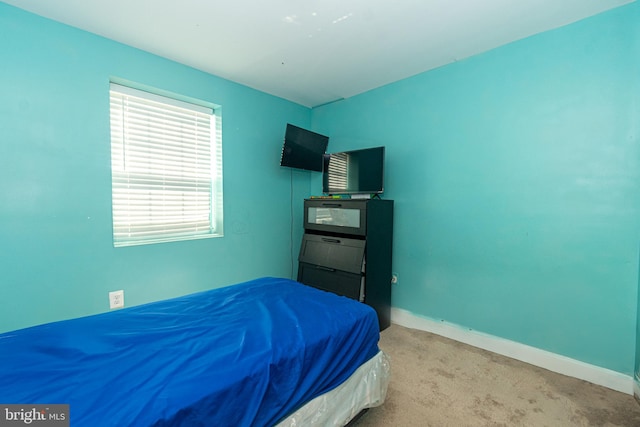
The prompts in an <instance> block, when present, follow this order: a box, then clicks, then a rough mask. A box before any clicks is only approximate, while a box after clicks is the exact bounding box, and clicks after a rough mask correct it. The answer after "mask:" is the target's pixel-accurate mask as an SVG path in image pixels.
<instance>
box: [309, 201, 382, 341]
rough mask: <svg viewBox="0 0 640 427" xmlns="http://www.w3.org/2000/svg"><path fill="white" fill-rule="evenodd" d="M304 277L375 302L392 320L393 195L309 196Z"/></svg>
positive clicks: (317, 284)
mask: <svg viewBox="0 0 640 427" xmlns="http://www.w3.org/2000/svg"><path fill="white" fill-rule="evenodd" d="M304 229H305V230H304V231H305V233H304V236H303V238H302V245H301V247H300V256H299V257H298V261H299V264H298V281H299V282H301V283H304V284H307V285H310V286H314V287H316V288H319V289H323V290H326V291H330V292H334V293H336V294H339V295H344V296H346V297H349V298H353V299H356V300H359V301H360V302H363V303H365V304H367V305H370V306H371V307H373V308H374V309H375V310H376V312H377V313H378V321H379V324H380V330H383V329H385V328H387V327H388V326H389V324H390V322H391V321H390V309H391V275H392V272H391V260H392V246H393V200H382V199H308V200H305V201H304Z"/></svg>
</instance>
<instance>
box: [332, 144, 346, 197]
mask: <svg viewBox="0 0 640 427" xmlns="http://www.w3.org/2000/svg"><path fill="white" fill-rule="evenodd" d="M329 188H330V189H331V190H332V191H336V192H337V191H340V190H347V189H348V188H349V154H347V153H334V154H332V155H331V158H330V160H329Z"/></svg>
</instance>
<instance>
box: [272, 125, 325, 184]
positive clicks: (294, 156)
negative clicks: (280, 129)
mask: <svg viewBox="0 0 640 427" xmlns="http://www.w3.org/2000/svg"><path fill="white" fill-rule="evenodd" d="M328 143H329V137H328V136H324V135H320V134H319V133H316V132H312V131H310V130H306V129H303V128H300V127H298V126H294V125H292V124H289V123H287V129H286V131H285V134H284V145H283V146H282V156H281V157H280V166H287V167H290V168H296V169H304V170H310V171H316V172H322V160H323V156H324V154H325V152H326V151H327V144H328Z"/></svg>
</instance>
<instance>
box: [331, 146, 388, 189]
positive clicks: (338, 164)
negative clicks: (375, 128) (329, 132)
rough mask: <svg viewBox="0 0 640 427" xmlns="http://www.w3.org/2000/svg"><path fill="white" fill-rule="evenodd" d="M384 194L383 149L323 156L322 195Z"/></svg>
mask: <svg viewBox="0 0 640 427" xmlns="http://www.w3.org/2000/svg"><path fill="white" fill-rule="evenodd" d="M383 191H384V147H374V148H365V149H361V150H353V151H344V152H341V153H331V154H326V155H325V156H324V167H323V173H322V192H323V193H325V194H381V193H382V192H383Z"/></svg>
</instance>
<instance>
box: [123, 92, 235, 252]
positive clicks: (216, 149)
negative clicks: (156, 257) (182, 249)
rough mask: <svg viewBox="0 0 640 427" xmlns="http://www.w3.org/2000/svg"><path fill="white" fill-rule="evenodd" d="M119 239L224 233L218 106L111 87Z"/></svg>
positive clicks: (126, 241)
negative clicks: (209, 106)
mask: <svg viewBox="0 0 640 427" xmlns="http://www.w3.org/2000/svg"><path fill="white" fill-rule="evenodd" d="M110 100H111V103H110V111H111V114H110V119H111V120H110V121H111V170H112V209H113V242H114V246H116V247H117V246H129V245H139V244H147V243H159V242H168V241H175V240H187V239H198V238H206V237H215V236H221V235H222V148H221V146H222V144H221V132H220V121H219V117H216V115H215V114H214V111H213V109H211V108H206V107H202V106H199V105H196V104H190V103H187V102H182V101H178V100H175V99H172V98H167V97H163V96H159V95H155V94H151V93H148V92H144V91H139V90H136V89H132V88H129V87H125V86H120V85H117V84H114V83H112V84H111V90H110Z"/></svg>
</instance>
